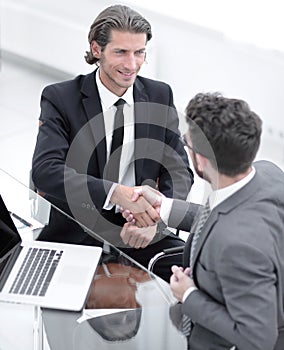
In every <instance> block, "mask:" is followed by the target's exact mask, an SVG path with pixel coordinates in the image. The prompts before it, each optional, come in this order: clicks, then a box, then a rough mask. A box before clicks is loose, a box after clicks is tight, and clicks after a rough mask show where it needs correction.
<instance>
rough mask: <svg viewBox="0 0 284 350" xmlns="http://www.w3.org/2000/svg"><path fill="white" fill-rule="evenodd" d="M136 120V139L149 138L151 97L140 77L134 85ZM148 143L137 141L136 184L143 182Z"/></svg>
mask: <svg viewBox="0 0 284 350" xmlns="http://www.w3.org/2000/svg"><path fill="white" fill-rule="evenodd" d="M133 95H134V121H135V129H134V130H135V131H134V138H135V140H139V139H147V138H149V123H150V120H149V119H150V113H149V103H147V102H149V97H148V95H147V93H146V91H145V88H144V85H143V84H142V82H141V81H140V80H139V77H137V78H136V80H135V83H134V87H133ZM147 145H148V143H146V142H143V141H142V140H141V142H139V141H138V142H135V150H134V159H135V177H136V184H140V183H141V182H142V176H141V175H142V174H143V173H144V172H143V163H144V158H145V154H147Z"/></svg>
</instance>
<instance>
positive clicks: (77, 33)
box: [0, 0, 284, 350]
mask: <svg viewBox="0 0 284 350" xmlns="http://www.w3.org/2000/svg"><path fill="white" fill-rule="evenodd" d="M115 3H117V1H108V0H103V1H102V0H81V1H75V0H60V1H58V0H48V1H46V0H0V49H1V51H0V53H1V56H0V121H1V124H0V161H1V162H0V168H2V169H4V170H5V171H7V172H9V173H10V174H12V175H13V176H14V177H16V178H17V179H19V180H20V181H21V182H23V183H24V184H26V185H28V182H29V170H30V168H31V158H32V154H33V148H34V145H35V141H36V134H37V126H38V117H39V111H40V109H39V100H40V94H41V91H42V89H43V87H44V86H45V85H47V84H50V83H52V82H56V81H60V80H64V79H69V78H72V77H74V76H75V75H77V74H81V73H87V72H90V71H92V70H93V69H94V67H93V66H89V65H87V64H86V63H85V60H84V53H85V51H86V50H87V49H88V42H87V34H88V31H89V27H90V25H91V23H92V21H93V19H94V18H95V16H96V15H97V14H98V13H99V12H100V11H101V10H102V9H103V8H105V7H107V6H109V5H112V4H115ZM122 3H123V4H126V5H130V6H132V7H133V8H135V9H136V10H138V11H139V12H141V13H142V14H143V15H144V16H145V17H146V18H147V19H148V20H149V21H150V22H151V24H152V27H153V34H154V35H153V39H152V40H151V41H150V42H149V44H148V49H147V62H148V63H147V64H145V65H144V67H143V70H142V72H141V74H143V75H145V76H148V77H151V78H154V79H159V80H163V81H166V82H168V83H169V84H170V85H171V86H172V88H173V91H174V96H175V103H176V106H177V109H178V111H179V112H180V115H181V117H180V128H181V131H182V132H184V131H185V130H186V124H185V122H184V118H183V111H184V109H185V106H186V104H187V103H188V101H189V99H190V98H191V97H193V96H194V95H195V94H196V93H198V92H206V91H219V92H221V93H223V94H225V95H226V96H229V97H237V98H242V99H245V100H247V101H248V103H249V104H250V106H251V107H252V109H254V110H255V111H256V112H257V113H258V114H259V115H260V116H261V117H262V119H263V129H264V130H263V137H262V144H261V149H260V151H259V154H258V159H270V160H272V161H274V162H275V163H276V164H278V165H279V166H280V167H282V168H283V169H284V123H283V121H282V120H283V117H282V114H283V109H284V108H283V104H284V99H283V98H282V95H283V91H284V41H283V38H282V33H283V26H284V23H283V19H282V13H283V11H282V8H281V6H283V5H282V4H281V3H282V0H279V1H277V0H269V1H268V0H238V1H236V0H234V1H227V0H215V1H211V0H198V1H193V0H177V1H175V2H173V1H170V0H162V1H158V0H156V1H153V0H151V1H150V0H143V1H142V0H141V1H137V0H132V1H123V2H122ZM51 181H52V180H51ZM272 185H273V184H272ZM199 186H201V183H200V182H198V180H197V183H196V185H195V186H194V189H193V198H192V199H193V200H194V199H198V195H199V194H200V187H199ZM25 310H26V309H25V308H24V307H22V306H17V311H15V317H13V318H12V319H10V318H7V319H5V312H4V311H5V310H4V305H1V314H2V316H3V315H4V316H3V317H4V319H3V320H1V321H0V322H1V328H2V329H4V328H3V327H5V334H6V335H7V339H11V337H10V336H9V332H11V334H16V332H17V337H15V342H14V343H13V344H12V343H5V338H3V337H2V338H1V343H0V349H4V350H10V349H11V350H17V349H21V350H23V349H31V348H32V345H31V344H32V341H33V340H32V339H33V338H32V337H33V335H32V322H33V320H32V312H31V310H30V311H29V312H24V311H25ZM18 311H19V312H20V315H21V318H19V315H18ZM9 315H10V312H9ZM15 320H17V322H15ZM19 330H21V332H19ZM12 338H13V337H12Z"/></svg>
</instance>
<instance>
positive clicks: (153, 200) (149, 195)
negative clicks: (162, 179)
mask: <svg viewBox="0 0 284 350" xmlns="http://www.w3.org/2000/svg"><path fill="white" fill-rule="evenodd" d="M140 196H143V197H144V198H145V199H146V200H147V202H148V203H150V204H151V205H152V206H153V207H154V208H155V209H156V210H157V211H158V212H160V208H161V204H162V199H163V194H162V193H161V192H159V191H157V190H154V189H153V188H152V187H150V186H148V185H145V186H140V187H136V188H135V189H134V193H133V196H132V198H131V199H132V201H134V202H135V201H137V200H138V199H139V197H140ZM127 209H128V208H127Z"/></svg>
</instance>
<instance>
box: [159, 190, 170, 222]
mask: <svg viewBox="0 0 284 350" xmlns="http://www.w3.org/2000/svg"><path fill="white" fill-rule="evenodd" d="M172 206H173V199H172V198H167V197H165V196H163V197H162V204H161V209H160V217H161V219H162V221H163V222H164V223H165V224H166V225H168V221H169V216H170V212H171V210H172Z"/></svg>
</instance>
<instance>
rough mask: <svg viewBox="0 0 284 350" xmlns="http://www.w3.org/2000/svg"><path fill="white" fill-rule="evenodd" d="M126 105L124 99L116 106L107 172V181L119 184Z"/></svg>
mask: <svg viewBox="0 0 284 350" xmlns="http://www.w3.org/2000/svg"><path fill="white" fill-rule="evenodd" d="M124 104H125V101H124V100H123V99H122V98H120V99H119V100H118V101H117V102H116V103H115V104H114V105H115V106H116V108H117V109H116V112H115V116H114V126H113V134H112V142H111V149H110V155H109V160H108V163H107V170H106V179H107V180H110V181H113V182H118V180H119V165H120V158H121V151H122V145H123V136H124V115H123V106H124Z"/></svg>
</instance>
